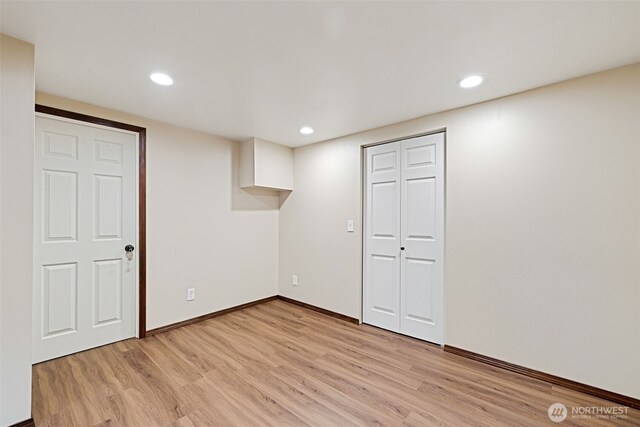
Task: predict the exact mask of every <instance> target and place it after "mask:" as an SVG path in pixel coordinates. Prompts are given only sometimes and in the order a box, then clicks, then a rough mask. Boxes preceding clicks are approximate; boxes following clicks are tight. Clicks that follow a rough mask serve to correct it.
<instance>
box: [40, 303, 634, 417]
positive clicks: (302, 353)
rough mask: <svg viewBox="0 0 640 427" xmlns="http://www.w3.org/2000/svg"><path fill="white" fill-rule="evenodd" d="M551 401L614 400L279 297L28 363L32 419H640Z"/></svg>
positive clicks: (575, 403)
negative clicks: (557, 407) (581, 414)
mask: <svg viewBox="0 0 640 427" xmlns="http://www.w3.org/2000/svg"><path fill="white" fill-rule="evenodd" d="M555 402H562V403H564V404H565V405H566V406H567V407H569V408H571V407H572V406H579V405H581V406H618V405H616V404H613V403H611V402H608V401H605V400H600V399H596V398H593V397H590V396H587V395H584V394H581V393H578V392H574V391H571V390H567V389H563V388H562V387H557V386H553V385H550V384H548V383H546V382H543V381H538V380H534V379H531V378H528V377H525V376H522V375H519V374H515V373H511V372H507V371H504V370H501V369H497V368H493V367H490V366H487V365H484V364H481V363H478V362H474V361H471V360H468V359H465V358H462V357H459V356H456V355H452V354H449V353H444V352H443V351H442V349H441V348H440V347H437V346H434V345H431V344H428V343H424V342H421V341H418V340H414V339H412V338H408V337H404V336H401V335H397V334H393V333H390V332H387V331H383V330H380V329H377V328H374V327H371V326H366V325H361V326H358V325H354V324H350V323H346V322H344V321H341V320H338V319H334V318H332V317H329V316H326V315H323V314H320V313H316V312H314V311H310V310H308V309H305V308H301V307H298V306H296V305H292V304H289V303H287V302H284V301H281V300H275V301H270V302H268V303H264V304H260V305H256V306H253V307H250V308H246V309H244V310H241V311H237V312H234V313H230V314H226V315H223V316H220V317H217V318H214V319H210V320H207V321H204V322H200V323H197V324H193V325H190V326H185V327H182V328H179V329H175V330H172V331H169V332H165V333H162V334H159V335H156V336H153V337H150V338H147V339H144V340H136V339H132V340H127V341H122V342H119V343H116V344H112V345H108V346H104V347H100V348H97V349H93V350H90V351H86V352H82V353H78V354H74V355H71V356H67V357H63V358H60V359H56V360H52V361H49V362H45V363H41V364H38V365H36V366H34V368H33V417H34V419H35V421H36V425H38V426H45V425H51V426H71V425H76V426H92V425H104V426H107V425H127V426H136V427H141V426H168V425H174V426H211V425H220V426H223V425H235V426H256V425H277V426H289V425H314V426H348V425H367V426H369V425H384V426H394V425H412V426H426V425H451V426H463V425H477V426H503V425H504V426H540V425H545V424H548V425H636V426H637V425H640V411H636V410H632V409H629V411H628V418H627V419H625V420H616V421H614V422H612V421H611V420H596V419H588V420H579V419H570V418H568V419H567V420H566V421H565V422H563V423H562V424H554V423H551V422H550V421H549V419H548V417H547V408H548V407H549V405H550V404H552V403H555ZM569 411H571V409H569Z"/></svg>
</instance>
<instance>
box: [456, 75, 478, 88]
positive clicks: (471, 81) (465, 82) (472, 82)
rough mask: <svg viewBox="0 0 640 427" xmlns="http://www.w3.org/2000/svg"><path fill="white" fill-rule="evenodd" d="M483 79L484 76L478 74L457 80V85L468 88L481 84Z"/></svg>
mask: <svg viewBox="0 0 640 427" xmlns="http://www.w3.org/2000/svg"><path fill="white" fill-rule="evenodd" d="M483 81H484V77H482V76H479V75H474V76H469V77H465V78H464V79H462V80H460V81H459V82H458V86H460V87H461V88H465V89H469V88H471V87H476V86H479V85H481V84H482V82H483Z"/></svg>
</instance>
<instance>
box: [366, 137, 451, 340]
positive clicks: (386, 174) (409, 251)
mask: <svg viewBox="0 0 640 427" xmlns="http://www.w3.org/2000/svg"><path fill="white" fill-rule="evenodd" d="M365 222H366V224H365V241H364V248H365V249H364V275H363V276H364V290H363V297H364V301H363V306H364V310H363V311H364V313H363V315H364V316H363V320H364V322H365V323H369V324H372V325H375V326H379V327H382V328H385V329H389V330H392V331H395V332H400V333H403V334H406V335H410V336H413V337H416V338H420V339H423V340H427V341H431V342H435V343H439V344H441V343H443V339H444V325H443V320H444V265H443V260H444V133H439V134H434V135H428V136H422V137H417V138H410V139H406V140H403V141H398V142H394V143H389V144H383V145H378V146H374V147H370V148H367V149H366V185H365Z"/></svg>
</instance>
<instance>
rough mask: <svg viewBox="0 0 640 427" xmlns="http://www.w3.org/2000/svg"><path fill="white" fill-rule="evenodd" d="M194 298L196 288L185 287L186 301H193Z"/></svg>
mask: <svg viewBox="0 0 640 427" xmlns="http://www.w3.org/2000/svg"><path fill="white" fill-rule="evenodd" d="M194 299H196V288H189V289H187V301H193V300H194Z"/></svg>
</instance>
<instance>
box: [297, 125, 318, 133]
mask: <svg viewBox="0 0 640 427" xmlns="http://www.w3.org/2000/svg"><path fill="white" fill-rule="evenodd" d="M313 132H315V131H314V130H313V128H312V127H311V126H302V127H301V128H300V133H301V134H303V135H311V134H312V133H313Z"/></svg>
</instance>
